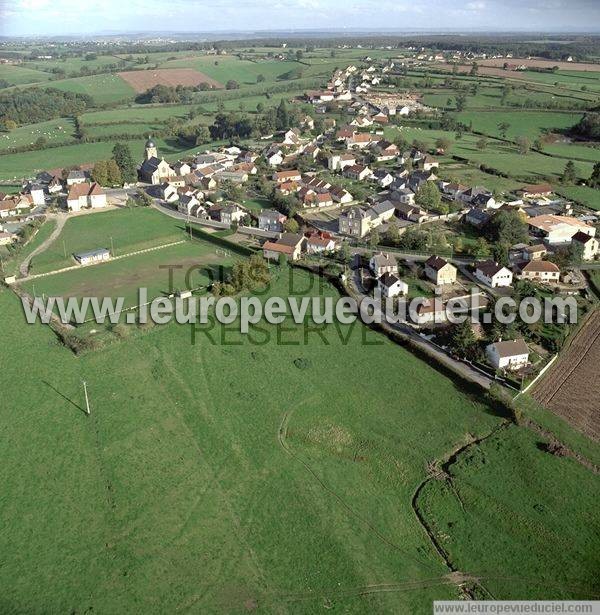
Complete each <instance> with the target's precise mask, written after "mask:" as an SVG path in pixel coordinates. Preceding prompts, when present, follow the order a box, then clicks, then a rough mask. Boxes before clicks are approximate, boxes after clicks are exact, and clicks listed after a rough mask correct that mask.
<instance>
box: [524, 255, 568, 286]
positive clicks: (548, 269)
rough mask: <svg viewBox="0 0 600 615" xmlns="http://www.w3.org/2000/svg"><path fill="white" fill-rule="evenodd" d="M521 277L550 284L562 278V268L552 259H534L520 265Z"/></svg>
mask: <svg viewBox="0 0 600 615" xmlns="http://www.w3.org/2000/svg"><path fill="white" fill-rule="evenodd" d="M519 278H521V279H522V280H534V281H536V282H542V283H545V284H550V283H551V282H558V281H559V279H560V269H559V268H558V267H557V266H556V265H555V264H554V263H551V262H550V261H542V260H533V261H529V262H528V263H527V264H525V265H523V266H522V267H520V273H519Z"/></svg>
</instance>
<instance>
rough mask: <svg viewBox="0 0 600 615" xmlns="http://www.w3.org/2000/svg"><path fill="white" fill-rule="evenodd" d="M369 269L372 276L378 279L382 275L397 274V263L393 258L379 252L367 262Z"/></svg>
mask: <svg viewBox="0 0 600 615" xmlns="http://www.w3.org/2000/svg"><path fill="white" fill-rule="evenodd" d="M369 268H370V269H371V271H372V272H373V275H374V276H375V277H376V278H377V279H379V278H380V277H381V276H382V275H383V274H384V273H398V263H397V262H396V259H395V258H394V257H393V256H390V255H389V254H384V253H383V252H379V254H374V255H373V256H372V257H371V260H370V261H369Z"/></svg>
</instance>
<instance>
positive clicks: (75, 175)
mask: <svg viewBox="0 0 600 615" xmlns="http://www.w3.org/2000/svg"><path fill="white" fill-rule="evenodd" d="M86 181H87V178H86V176H85V172H84V171H80V170H78V169H74V170H73V171H70V172H69V174H68V175H67V186H75V185H76V184H83V183H84V182H86Z"/></svg>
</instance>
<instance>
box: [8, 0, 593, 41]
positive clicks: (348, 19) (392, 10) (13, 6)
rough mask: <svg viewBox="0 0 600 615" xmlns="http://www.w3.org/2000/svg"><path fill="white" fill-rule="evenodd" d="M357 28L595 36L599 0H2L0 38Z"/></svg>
mask: <svg viewBox="0 0 600 615" xmlns="http://www.w3.org/2000/svg"><path fill="white" fill-rule="evenodd" d="M327 28H331V29H339V28H352V29H354V28H360V29H370V30H375V31H377V30H378V29H381V30H390V29H406V30H410V29H413V28H419V29H425V30H427V29H435V30H439V29H448V30H470V29H478V30H488V31H489V30H491V31H499V30H505V31H507V30H527V31H538V32H545V31H554V32H556V31H573V30H579V31H598V30H599V29H600V0H467V1H459V0H425V1H423V2H416V1H415V0H206V1H201V0H167V1H166V2H165V1H164V0H161V1H156V0H125V1H124V0H0V35H4V36H29V35H42V36H44V35H53V34H54V35H61V34H67V35H75V36H76V35H88V34H94V33H103V32H118V33H127V32H140V31H157V32H158V31H162V32H165V31H179V32H218V31H224V30H227V31H232V30H239V31H250V30H288V31H289V30H294V29H296V30H302V29H327Z"/></svg>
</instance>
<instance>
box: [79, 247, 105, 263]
mask: <svg viewBox="0 0 600 615" xmlns="http://www.w3.org/2000/svg"><path fill="white" fill-rule="evenodd" d="M73 256H74V257H75V260H77V261H79V262H80V263H82V262H83V261H87V260H102V259H104V258H107V257H108V256H110V251H109V250H107V249H106V248H97V249H96V250H88V251H87V252H77V253H76V254H73Z"/></svg>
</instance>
